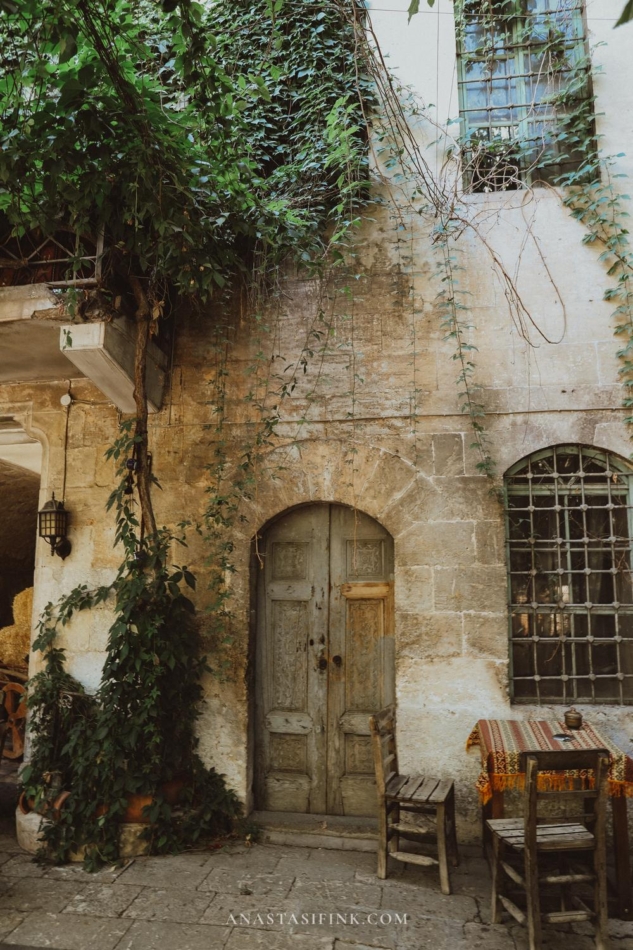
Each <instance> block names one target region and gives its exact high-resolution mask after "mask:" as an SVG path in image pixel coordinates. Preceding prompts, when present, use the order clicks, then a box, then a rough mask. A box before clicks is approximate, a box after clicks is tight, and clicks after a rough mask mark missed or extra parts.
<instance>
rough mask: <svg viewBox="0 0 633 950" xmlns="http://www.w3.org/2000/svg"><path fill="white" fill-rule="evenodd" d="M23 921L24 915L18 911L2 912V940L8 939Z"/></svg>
mask: <svg viewBox="0 0 633 950" xmlns="http://www.w3.org/2000/svg"><path fill="white" fill-rule="evenodd" d="M23 919H24V915H23V914H19V913H18V911H17V910H3V911H0V938H2V937H6V935H7V934H10V933H11V931H12V930H15V928H16V927H17V926H18V924H21V923H22V921H23Z"/></svg>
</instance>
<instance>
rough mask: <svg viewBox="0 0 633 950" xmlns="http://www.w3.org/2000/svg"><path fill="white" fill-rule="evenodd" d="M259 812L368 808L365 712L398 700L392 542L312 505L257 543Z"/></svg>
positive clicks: (371, 801)
mask: <svg viewBox="0 0 633 950" xmlns="http://www.w3.org/2000/svg"><path fill="white" fill-rule="evenodd" d="M258 547H259V553H260V555H261V558H262V561H263V568H261V569H259V568H258V583H257V650H256V718H255V728H256V763H255V795H256V801H257V807H258V808H260V809H263V810H269V811H289V812H311V813H317V814H332V815H374V814H375V813H376V793H375V786H374V778H373V760H372V753H371V745H370V739H369V725H368V719H369V716H370V715H371V714H372V713H373V712H376V711H377V710H379V709H380V708H382V707H383V706H384V705H386V704H387V703H390V702H393V699H394V650H393V540H392V538H391V536H390V535H389V533H388V532H387V531H385V529H384V528H382V527H381V526H380V525H379V524H378V523H377V522H376V521H374V520H373V518H370V517H368V516H367V515H364V514H362V513H361V512H359V511H355V510H354V509H352V508H346V507H344V506H343V505H334V504H332V505H328V504H315V505H309V506H306V507H302V508H297V509H294V510H293V511H291V512H289V513H288V514H286V515H283V516H282V517H281V518H279V519H278V520H277V521H276V522H275V523H274V524H273V525H272V526H271V527H270V528H269V529H268V530H267V531H266V533H265V535H264V536H263V537H262V538H261V540H260V542H259V545H258Z"/></svg>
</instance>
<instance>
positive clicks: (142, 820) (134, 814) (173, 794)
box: [96, 778, 186, 825]
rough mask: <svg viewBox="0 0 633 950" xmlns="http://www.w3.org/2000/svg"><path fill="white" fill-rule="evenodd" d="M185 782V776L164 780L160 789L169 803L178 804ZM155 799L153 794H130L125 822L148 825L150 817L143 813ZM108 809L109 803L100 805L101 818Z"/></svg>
mask: <svg viewBox="0 0 633 950" xmlns="http://www.w3.org/2000/svg"><path fill="white" fill-rule="evenodd" d="M185 784H186V782H185V779H184V778H175V779H172V780H171V782H164V783H163V785H161V787H160V790H161V792H162V794H163V797H164V798H165V801H166V802H167V804H168V805H177V804H178V801H179V800H180V796H181V794H182V790H183V788H184V787H185ZM153 801H154V798H153V796H152V795H129V796H128V799H127V808H126V809H125V811H124V812H123V818H122V820H123V821H124V822H125V823H128V822H129V823H131V824H140V825H148V824H149V819H148V818H147V816H146V815H144V814H143V809H144V808H146V807H147V806H148V805H151V804H152V802H153ZM107 810H108V809H107V805H99V807H98V808H97V811H96V815H97V817H98V818H99V817H101V815H105V813H106V811H107Z"/></svg>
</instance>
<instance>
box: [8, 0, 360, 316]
mask: <svg viewBox="0 0 633 950" xmlns="http://www.w3.org/2000/svg"><path fill="white" fill-rule="evenodd" d="M165 6H166V7H167V11H166V10H165V9H163V7H161V6H160V5H159V4H157V3H155V2H150V0H141V2H140V3H139V2H138V0H132V2H130V0H11V2H8V0H6V2H5V3H4V9H3V13H2V15H1V19H0V30H1V32H2V34H3V37H2V38H3V48H4V56H3V61H2V64H0V213H2V214H4V216H5V219H6V220H5V225H6V226H9V227H12V228H14V229H16V232H17V233H20V232H23V231H26V230H29V229H32V228H34V227H39V228H41V229H42V231H43V232H45V233H49V234H50V233H52V232H54V231H55V230H56V229H59V228H60V227H71V228H73V229H74V230H76V231H77V232H78V233H79V234H80V235H86V236H88V235H90V236H92V237H93V238H94V236H95V235H97V234H98V233H99V232H104V235H105V246H106V248H108V249H109V254H108V258H107V261H106V264H107V265H108V266H109V267H110V268H111V269H112V270H114V271H117V272H119V273H123V274H125V273H134V274H135V275H136V276H137V277H145V278H148V279H150V280H151V281H154V282H157V283H160V281H167V282H169V283H170V284H171V285H173V286H175V287H177V288H178V290H179V291H180V292H181V293H182V292H187V293H195V294H198V295H200V296H201V297H203V298H204V297H206V296H208V295H209V293H210V292H212V291H213V289H214V288H215V287H217V286H222V285H223V284H224V283H225V281H226V279H227V277H228V276H229V275H230V274H231V273H232V272H234V271H235V270H236V269H239V268H240V267H245V266H251V262H252V255H253V254H254V253H255V254H256V256H257V257H256V259H258V260H265V263H266V266H270V265H271V264H276V263H278V262H280V261H282V260H283V259H284V258H285V257H286V256H287V255H288V254H291V255H292V256H293V257H295V258H298V259H300V260H308V259H312V260H314V259H315V258H317V259H318V258H319V256H321V255H323V253H324V251H325V249H326V246H327V244H328V242H327V241H326V239H325V237H324V234H326V233H327V234H330V235H331V236H332V235H333V237H334V241H335V243H336V241H337V240H342V239H343V238H344V235H345V233H346V232H347V230H348V228H349V226H350V224H351V223H352V222H353V220H354V219H355V209H356V205H357V202H358V201H359V199H360V198H361V197H362V195H363V191H364V179H365V178H366V177H367V173H366V160H367V149H366V134H365V130H364V122H363V114H362V112H363V110H362V108H361V103H360V99H359V94H360V92H359V88H358V83H359V80H358V77H357V68H356V63H355V58H354V35H353V33H354V26H353V23H352V20H351V18H349V16H348V14H349V9H350V0H340V2H339V0H275V2H274V4H273V3H271V2H269V0H219V2H218V3H216V4H213V5H212V6H210V7H208V8H206V7H204V6H202V5H201V4H198V3H195V2H183V3H181V4H178V5H177V6H174V4H173V3H172V4H169V3H166V4H165ZM360 84H361V85H362V84H363V80H362V78H361V79H360ZM365 85H366V84H365ZM262 251H263V257H262Z"/></svg>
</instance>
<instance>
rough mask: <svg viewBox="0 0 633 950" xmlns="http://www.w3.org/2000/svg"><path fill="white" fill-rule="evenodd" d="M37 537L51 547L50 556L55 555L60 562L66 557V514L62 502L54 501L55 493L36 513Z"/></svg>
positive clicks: (68, 551) (67, 551)
mask: <svg viewBox="0 0 633 950" xmlns="http://www.w3.org/2000/svg"><path fill="white" fill-rule="evenodd" d="M37 516H38V521H39V536H40V538H44V540H45V541H48V543H49V544H50V546H51V555H53V554H57V556H58V557H60V558H61V559H62V560H64V559H65V558H67V557H68V555H69V554H70V551H71V544H70V541H69V540H68V538H67V537H66V535H67V534H68V512H67V511H66V509H65V508H64V502H63V501H55V493H54V492H53V497H52V498H51V500H50V501H47V502H46V504H45V505H44V507H43V508H41V509H40V510H39V511H38V513H37Z"/></svg>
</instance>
